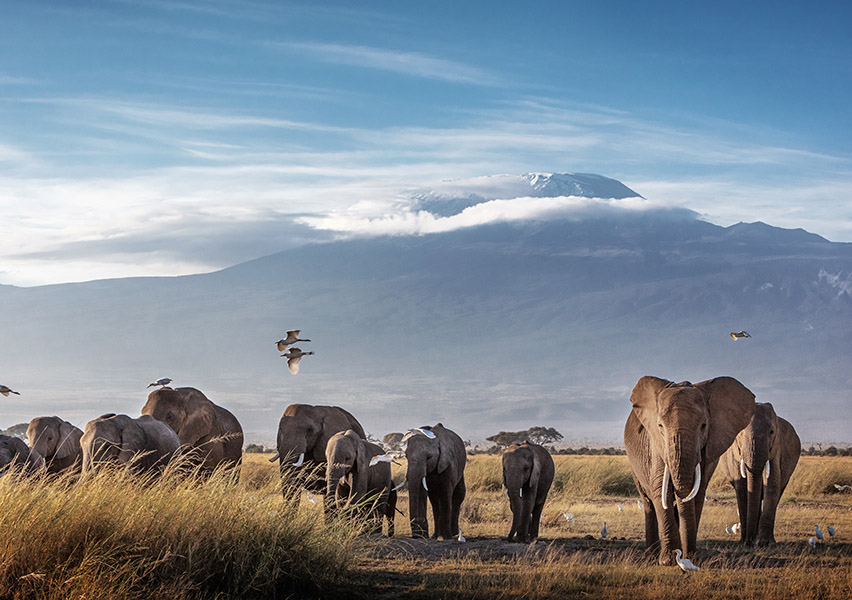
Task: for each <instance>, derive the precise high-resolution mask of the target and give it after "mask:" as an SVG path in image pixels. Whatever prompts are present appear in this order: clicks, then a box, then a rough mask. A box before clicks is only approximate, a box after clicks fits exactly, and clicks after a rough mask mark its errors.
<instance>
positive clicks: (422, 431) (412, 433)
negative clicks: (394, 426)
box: [399, 427, 435, 444]
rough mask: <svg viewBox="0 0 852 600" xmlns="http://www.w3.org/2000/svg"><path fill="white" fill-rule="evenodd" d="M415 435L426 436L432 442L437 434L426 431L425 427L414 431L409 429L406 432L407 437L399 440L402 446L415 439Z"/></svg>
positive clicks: (416, 428)
mask: <svg viewBox="0 0 852 600" xmlns="http://www.w3.org/2000/svg"><path fill="white" fill-rule="evenodd" d="M415 435H425V436H426V437H427V438H429V439H430V440H434V439H435V434H434V433H432V432H431V431H429V430H428V429H426V428H425V427H415V428H414V429H409V430H408V431H406V432H405V435H404V436H402V439H401V440H399V443H400V444H401V443H403V442H407V441H408V440H410V439H411V438H413V437H414V436H415Z"/></svg>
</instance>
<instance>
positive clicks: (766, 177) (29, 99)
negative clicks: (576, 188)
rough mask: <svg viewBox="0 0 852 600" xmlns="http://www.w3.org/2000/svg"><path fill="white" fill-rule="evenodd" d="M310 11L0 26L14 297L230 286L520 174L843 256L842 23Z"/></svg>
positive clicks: (20, 16)
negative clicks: (556, 179)
mask: <svg viewBox="0 0 852 600" xmlns="http://www.w3.org/2000/svg"><path fill="white" fill-rule="evenodd" d="M314 4H319V3H304V4H293V3H287V2H273V1H269V2H264V1H257V0H255V1H249V2H220V1H214V0H211V1H207V0H204V1H196V0H184V1H177V2H170V1H167V0H149V1H140V2H135V1H100V2H75V3H68V2H60V1H56V2H44V1H32V2H7V3H4V10H3V12H4V19H3V20H2V21H0V220H2V222H3V223H4V225H5V227H4V235H3V237H2V239H0V283H12V284H18V285H33V284H40V283H51V282H60V281H70V280H84V279H93V278H100V277H117V276H132V275H174V274H183V273H192V272H199V271H206V270H211V269H216V268H221V267H224V266H227V265H230V264H234V263H236V262H240V261H242V260H247V259H250V258H253V257H256V256H260V255H264V254H268V253H271V252H275V251H277V250H281V249H283V248H285V247H287V246H290V245H293V244H297V243H302V242H303V241H305V240H307V239H314V238H316V239H322V238H325V237H328V235H329V234H328V232H323V231H314V230H312V229H310V228H308V227H306V226H305V225H303V224H302V225H300V224H298V223H297V222H296V221H298V220H299V219H304V217H305V216H306V215H307V216H309V217H310V216H314V217H315V216H317V215H319V216H323V215H327V214H329V213H332V214H337V215H339V214H350V213H351V212H352V211H353V210H355V211H356V212H359V214H360V213H363V212H367V213H369V212H370V211H371V210H372V211H374V212H375V213H376V216H381V215H383V214H384V213H385V212H386V211H387V210H389V208H388V207H389V206H392V204H393V201H396V200H399V198H401V197H404V194H405V190H406V189H409V188H411V187H412V186H424V185H429V183H430V182H437V181H441V180H444V179H449V178H468V177H477V176H482V175H490V174H496V173H524V172H531V171H532V172H538V171H541V172H566V171H568V172H591V173H600V174H602V175H606V176H608V177H613V178H616V179H619V180H621V181H623V182H624V183H625V184H627V185H628V186H630V187H631V188H633V189H634V190H636V191H637V192H638V193H640V194H642V195H643V196H644V197H645V198H648V199H649V200H652V201H653V202H655V203H668V204H673V205H680V206H686V207H689V208H691V209H694V210H696V211H698V212H699V213H700V214H701V215H702V216H703V218H705V219H707V220H709V221H712V222H715V223H719V224H722V225H729V224H731V223H734V222H737V221H740V220H742V221H754V220H762V221H765V222H768V223H771V224H774V225H778V226H784V227H804V228H806V229H808V230H810V231H814V232H816V233H820V234H822V235H824V236H826V237H828V238H829V239H832V240H835V241H852V203H850V201H849V200H850V197H852V193H850V192H852V177H850V176H852V136H850V135H849V132H850V131H852V111H850V110H849V107H850V106H852V93H850V87H852V60H850V58H852V51H851V50H852V48H851V47H850V46H852V43H851V42H850V37H852V36H849V34H848V24H849V23H850V22H852V14H850V13H852V7H850V5H847V4H845V3H836V2H825V3H812V4H810V5H808V6H805V5H798V4H796V5H791V6H779V5H780V4H783V3H777V2H752V3H747V4H748V5H747V6H742V5H739V4H735V3H727V2H726V3H712V4H706V3H705V4H702V5H700V6H699V5H696V4H695V3H683V2H666V3H663V2H660V3H633V2H623V3H622V2H532V3H524V4H520V3H502V4H498V3H493V2H427V3H402V2H358V3H353V2H338V3H334V2H326V3H322V4H321V6H315V5H314ZM503 4H507V5H506V6H504V5H503ZM791 4H792V3H791ZM353 207H357V208H354V209H353Z"/></svg>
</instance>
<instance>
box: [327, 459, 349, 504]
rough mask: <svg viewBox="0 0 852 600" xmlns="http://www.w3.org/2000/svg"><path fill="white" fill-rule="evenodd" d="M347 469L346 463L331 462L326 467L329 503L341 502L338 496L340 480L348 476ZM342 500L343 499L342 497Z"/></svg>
mask: <svg viewBox="0 0 852 600" xmlns="http://www.w3.org/2000/svg"><path fill="white" fill-rule="evenodd" d="M346 474H347V470H346V468H345V466H344V465H338V464H331V463H329V464H328V466H327V467H326V476H325V479H326V488H325V497H326V500H327V501H328V503H329V505H337V504H339V502H338V498H337V488H338V485H339V484H340V481H341V480H342V479H343V478H344V477H346ZM341 500H342V499H341Z"/></svg>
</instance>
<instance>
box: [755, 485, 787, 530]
mask: <svg viewBox="0 0 852 600" xmlns="http://www.w3.org/2000/svg"><path fill="white" fill-rule="evenodd" d="M774 475H775V473H770V474H769V481H768V482H767V484H766V485H765V486H764V488H763V493H764V496H763V507H762V510H761V513H760V521H759V522H758V527H757V545H758V546H768V545H770V544H774V543H775V512H776V511H777V510H778V502H779V501H780V500H781V494H780V493H779V489H778V487H779V484H780V477H777V478H774V477H773V476H774ZM779 475H780V473H779Z"/></svg>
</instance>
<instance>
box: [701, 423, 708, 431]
mask: <svg viewBox="0 0 852 600" xmlns="http://www.w3.org/2000/svg"><path fill="white" fill-rule="evenodd" d="M705 429H707V423H702V424H701V431H704V430H705Z"/></svg>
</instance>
